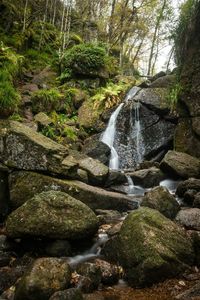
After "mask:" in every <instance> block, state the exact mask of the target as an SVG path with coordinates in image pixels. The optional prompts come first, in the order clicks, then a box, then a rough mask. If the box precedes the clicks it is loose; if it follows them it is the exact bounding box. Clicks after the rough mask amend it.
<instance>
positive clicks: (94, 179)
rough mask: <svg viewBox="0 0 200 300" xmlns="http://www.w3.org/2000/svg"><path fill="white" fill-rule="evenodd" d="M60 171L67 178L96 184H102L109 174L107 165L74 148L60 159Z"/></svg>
mask: <svg viewBox="0 0 200 300" xmlns="http://www.w3.org/2000/svg"><path fill="white" fill-rule="evenodd" d="M62 172H63V174H65V175H66V176H67V177H69V178H72V179H79V180H81V181H83V182H86V183H89V184H92V185H97V186H104V185H105V182H106V180H107V178H108V176H109V168H108V167H107V166H105V165H104V164H102V163H101V162H100V161H99V160H97V159H93V158H91V157H88V156H87V155H85V154H83V153H80V152H78V151H75V150H70V151H69V155H68V156H67V157H66V158H65V159H64V160H63V161H62Z"/></svg>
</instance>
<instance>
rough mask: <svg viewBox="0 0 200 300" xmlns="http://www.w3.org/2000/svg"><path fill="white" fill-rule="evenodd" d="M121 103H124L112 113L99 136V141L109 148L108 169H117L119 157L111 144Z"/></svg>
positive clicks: (112, 143)
mask: <svg viewBox="0 0 200 300" xmlns="http://www.w3.org/2000/svg"><path fill="white" fill-rule="evenodd" d="M123 105H124V103H121V104H120V105H119V106H118V107H117V109H116V110H115V111H114V112H113V113H112V115H111V117H110V120H109V123H108V126H107V128H106V130H105V132H104V133H103V136H102V138H101V141H102V142H103V143H105V144H107V145H108V146H109V147H110V149H111V157H110V163H109V167H110V169H114V170H118V169H119V157H118V154H117V151H116V150H115V148H114V146H113V145H114V140H115V132H116V121H117V117H118V115H119V113H120V110H121V109H122V107H123Z"/></svg>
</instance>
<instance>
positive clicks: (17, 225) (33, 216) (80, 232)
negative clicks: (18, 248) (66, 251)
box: [6, 191, 98, 239]
mask: <svg viewBox="0 0 200 300" xmlns="http://www.w3.org/2000/svg"><path fill="white" fill-rule="evenodd" d="M97 227H98V219H97V217H96V216H95V214H94V213H93V211H92V210H91V209H90V208H89V207H88V206H86V205H85V204H83V203H82V202H80V201H78V200H76V199H74V198H72V197H71V196H69V195H68V194H66V193H63V192H58V191H49V192H43V193H40V194H37V195H36V196H35V197H34V198H32V199H29V200H28V201H27V202H25V203H24V204H23V205H22V206H20V207H19V208H18V209H17V210H15V211H13V212H12V213H11V214H10V215H9V216H8V219H7V221H6V230H7V234H8V236H10V237H12V238H17V237H27V236H36V237H46V238H54V239H81V238H85V237H88V236H91V235H93V234H94V233H95V232H96V230H97Z"/></svg>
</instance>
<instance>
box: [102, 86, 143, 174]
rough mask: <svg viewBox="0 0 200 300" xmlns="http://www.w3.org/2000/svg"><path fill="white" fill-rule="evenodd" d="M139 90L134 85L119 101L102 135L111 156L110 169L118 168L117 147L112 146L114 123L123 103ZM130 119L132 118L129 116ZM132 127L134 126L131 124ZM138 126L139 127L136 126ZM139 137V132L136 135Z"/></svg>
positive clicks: (114, 131) (114, 132) (114, 134)
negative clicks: (122, 100)
mask: <svg viewBox="0 0 200 300" xmlns="http://www.w3.org/2000/svg"><path fill="white" fill-rule="evenodd" d="M139 91H140V88H139V87H137V86H134V87H133V88H132V89H130V91H129V92H128V93H127V95H126V97H125V99H124V103H121V104H120V105H119V106H118V107H117V109H116V110H115V111H114V112H113V113H112V115H111V117H110V120H109V123H108V126H107V128H106V130H105V132H104V133H103V135H102V138H101V141H102V142H103V143H105V144H107V145H108V146H109V147H110V149H111V157H110V162H109V167H110V169H113V170H118V169H119V165H120V162H119V155H118V152H117V149H116V148H115V147H114V142H115V136H116V123H117V117H118V115H119V113H120V111H121V109H122V108H123V106H124V104H125V103H126V104H127V103H128V102H129V101H130V100H132V99H133V97H134V96H135V95H136V94H137V93H138V92H139ZM131 119H132V118H131ZM133 127H134V126H133ZM138 128H139V127H138ZM137 136H138V139H139V134H138V135H137Z"/></svg>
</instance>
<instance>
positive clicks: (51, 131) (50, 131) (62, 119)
mask: <svg viewBox="0 0 200 300" xmlns="http://www.w3.org/2000/svg"><path fill="white" fill-rule="evenodd" d="M51 120H52V125H48V126H46V127H44V128H43V129H42V134H44V135H45V136H47V137H49V138H51V139H53V140H55V141H57V142H59V143H62V142H64V140H65V138H68V139H69V140H70V141H71V142H75V141H76V140H77V139H78V137H77V130H76V127H75V126H70V125H68V124H69V123H74V124H75V122H76V120H77V117H73V118H68V117H67V116H66V115H64V114H57V113H56V112H52V113H51Z"/></svg>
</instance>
